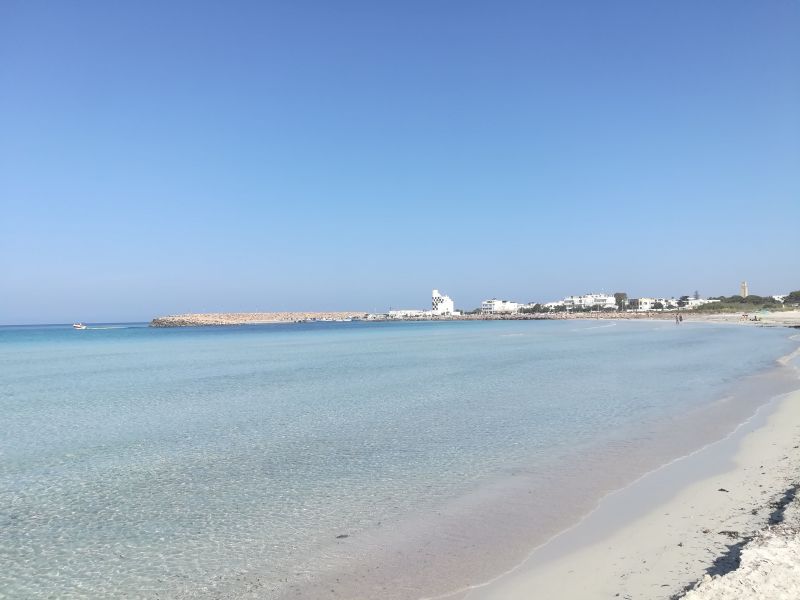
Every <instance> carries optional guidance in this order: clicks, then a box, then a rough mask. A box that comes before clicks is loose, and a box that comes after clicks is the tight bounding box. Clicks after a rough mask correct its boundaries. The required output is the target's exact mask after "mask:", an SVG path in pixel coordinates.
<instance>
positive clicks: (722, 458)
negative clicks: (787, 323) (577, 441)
mask: <svg viewBox="0 0 800 600" xmlns="http://www.w3.org/2000/svg"><path fill="white" fill-rule="evenodd" d="M798 447H800V392H793V393H790V394H787V395H784V396H781V397H779V398H776V399H774V400H773V401H772V402H771V403H770V404H768V405H766V406H764V407H763V408H762V409H761V410H760V411H759V412H758V413H757V414H756V415H755V416H754V417H753V418H752V419H750V421H748V422H747V423H745V424H743V425H742V426H740V427H739V429H737V430H736V431H735V432H734V433H732V434H731V435H730V436H728V437H727V438H725V439H724V440H721V441H719V442H716V443H714V444H710V445H709V446H706V447H705V448H703V449H702V450H699V451H698V452H695V453H694V454H692V455H690V456H688V457H684V458H681V459H678V460H676V461H673V462H672V463H670V464H668V465H666V466H664V467H662V468H660V469H658V470H656V471H653V472H652V473H649V474H648V475H645V476H644V477H642V478H640V479H639V480H637V481H636V482H634V483H633V484H631V485H630V486H628V487H626V488H624V489H623V490H620V491H618V492H614V493H612V494H610V495H608V496H606V497H605V498H604V499H603V500H602V501H601V502H600V504H599V506H598V507H597V509H595V510H594V511H593V512H592V513H590V514H589V515H588V516H587V517H585V518H584V519H583V520H582V521H581V522H580V523H578V524H577V525H576V526H574V527H573V528H571V529H569V530H567V531H566V532H564V533H562V534H560V535H558V536H557V537H556V538H554V539H552V540H551V541H550V542H548V543H547V544H545V545H544V546H541V547H539V548H538V549H536V550H535V551H534V552H533V553H532V554H531V555H530V556H529V557H528V558H527V559H526V561H525V562H524V563H523V564H521V565H520V566H518V567H517V568H515V569H513V570H512V571H510V572H509V573H506V574H505V575H502V576H500V577H498V578H497V579H495V580H493V581H492V582H489V583H488V584H484V585H482V586H480V587H476V588H473V589H471V590H464V591H461V592H458V593H455V594H451V595H448V596H446V597H448V598H453V599H460V600H489V599H493V600H515V599H525V600H531V599H538V598H542V599H551V598H559V599H564V600H570V599H575V600H577V599H580V600H592V599H595V598H598V599H599V598H604V599H612V598H628V599H636V600H639V599H655V598H662V599H667V598H671V597H675V596H679V595H682V594H683V592H684V591H685V590H686V589H687V588H688V587H690V586H692V585H693V584H694V583H695V582H697V580H698V579H700V578H702V577H703V575H704V574H705V573H706V571H707V570H710V571H711V572H712V573H720V572H724V571H725V570H728V569H730V568H731V567H733V566H735V565H736V563H737V562H738V551H739V550H740V549H741V547H742V546H743V545H744V544H745V543H746V542H747V541H748V540H749V539H750V537H752V536H754V535H757V534H758V532H759V531H760V530H762V529H763V528H764V527H765V526H766V525H768V524H769V522H770V518H771V517H772V518H773V519H774V518H775V514H776V507H778V506H779V502H780V500H781V499H782V498H784V495H785V493H786V490H788V489H790V487H791V486H793V485H794V483H795V482H796V481H798V477H799V476H800V451H798ZM787 531H788V532H789V533H787ZM752 544H753V546H752V547H750V546H747V547H746V548H747V550H746V552H745V553H744V559H745V561H746V562H745V563H744V565H743V568H744V569H745V571H747V572H748V573H749V574H748V575H744V574H742V576H741V580H742V582H741V583H740V584H739V587H736V586H735V585H734V584H733V583H732V582H731V579H733V578H736V577H737V575H735V573H737V572H738V571H737V572H734V574H731V575H729V576H728V578H715V579H713V580H712V581H711V582H704V583H703V584H702V586H703V588H705V586H709V591H705V589H703V588H701V590H698V591H697V592H693V593H694V594H695V595H694V596H689V597H690V598H692V599H693V600H699V599H702V600H711V599H714V600H721V599H727V598H800V556H799V554H800V553H799V552H798V544H800V542H799V541H798V539H797V535H796V534H795V533H794V529H792V528H791V527H788V528H785V530H784V531H777V530H775V531H768V532H765V533H763V534H761V535H759V537H758V538H757V539H756V541H754V542H752ZM765 556H766V558H765ZM764 561H768V562H769V563H770V564H772V565H773V566H774V568H775V570H776V571H775V572H776V573H777V570H778V569H780V570H781V572H782V573H783V576H782V578H781V579H780V582H781V583H780V584H776V585H779V586H782V588H781V589H783V590H784V591H781V592H780V593H778V592H775V593H773V592H772V591H765V590H766V588H765V589H764V590H759V589H758V588H756V589H755V591H753V589H749V591H748V590H747V589H745V588H746V587H747V586H748V585H749V586H752V585H756V586H758V585H761V584H763V580H764V578H765V576H764V575H763V567H764V564H766V563H765V562H764ZM742 573H744V571H743V572H742ZM776 576H777V575H776ZM758 577H761V580H759V579H758ZM729 578H730V579H729ZM722 579H724V580H725V583H723V582H722ZM773 579H774V578H773ZM759 581H761V583H758V582H759ZM712 585H713V586H714V587H715V589H719V590H720V591H719V592H717V591H715V590H712V589H711V586H712ZM731 589H734V590H736V589H738V590H739V591H730V590H731ZM769 589H770V590H772V589H773V588H769ZM776 589H777V588H776ZM787 590H788V591H787ZM726 594H727V595H726ZM781 594H788V595H781Z"/></svg>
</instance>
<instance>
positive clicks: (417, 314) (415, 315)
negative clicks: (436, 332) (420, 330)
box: [389, 309, 427, 319]
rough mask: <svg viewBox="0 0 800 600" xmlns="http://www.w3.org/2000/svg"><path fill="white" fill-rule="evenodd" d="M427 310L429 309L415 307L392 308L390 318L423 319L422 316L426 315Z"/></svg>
mask: <svg viewBox="0 0 800 600" xmlns="http://www.w3.org/2000/svg"><path fill="white" fill-rule="evenodd" d="M426 312H427V311H424V310H415V309H401V310H390V311H389V318H390V319H421V318H422V317H424V316H426Z"/></svg>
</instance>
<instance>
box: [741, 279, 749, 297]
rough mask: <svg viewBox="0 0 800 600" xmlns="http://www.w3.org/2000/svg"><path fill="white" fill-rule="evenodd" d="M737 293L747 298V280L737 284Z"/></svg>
mask: <svg viewBox="0 0 800 600" xmlns="http://www.w3.org/2000/svg"><path fill="white" fill-rule="evenodd" d="M739 295H740V296H741V297H742V298H747V296H749V295H750V294H749V292H748V291H747V282H746V281H743V282H742V284H741V285H740V286H739Z"/></svg>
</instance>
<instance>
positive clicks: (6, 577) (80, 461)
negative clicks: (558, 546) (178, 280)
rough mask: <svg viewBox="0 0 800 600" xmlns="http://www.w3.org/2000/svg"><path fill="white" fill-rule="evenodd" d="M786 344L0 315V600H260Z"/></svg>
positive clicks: (620, 436)
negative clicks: (364, 542)
mask: <svg viewBox="0 0 800 600" xmlns="http://www.w3.org/2000/svg"><path fill="white" fill-rule="evenodd" d="M788 338H789V332H788V330H785V329H762V328H752V327H737V326H712V325H702V324H696V323H688V322H687V323H684V325H681V326H675V325H674V324H673V323H670V322H634V323H629V322H608V321H602V322H592V321H536V322H533V321H506V322H449V323H448V322H440V323H372V324H369V323H341V324H336V323H330V324H329V323H318V324H308V325H299V324H298V325H286V326H281V325H268V326H258V327H239V328H210V329H150V328H146V327H129V328H114V329H95V330H93V329H88V330H85V331H74V330H72V329H71V328H67V327H5V328H0V415H2V416H1V417H0V596H2V595H3V594H4V593H5V594H7V595H8V596H9V597H46V596H57V597H61V598H66V597H87V596H88V597H96V596H103V595H106V596H108V595H117V596H119V595H125V594H128V595H131V596H153V595H155V594H156V593H159V594H160V596H161V597H170V596H178V595H180V594H181V593H187V594H189V595H192V596H202V595H203V594H209V595H212V594H213V593H214V590H220V589H224V590H226V592H230V593H231V594H235V595H238V594H241V595H246V594H247V593H248V592H253V593H255V592H254V590H255V589H256V587H257V590H258V595H261V596H267V597H268V596H269V595H270V594H273V593H275V594H277V593H279V592H280V591H281V590H283V589H284V588H285V587H286V586H287V585H288V583H290V582H291V581H292V580H293V579H296V578H298V577H308V576H310V575H309V573H310V574H311V576H313V572H314V570H315V569H317V568H322V567H318V565H322V564H323V563H325V561H326V560H328V558H329V557H330V553H329V548H330V544H331V542H332V540H336V536H337V535H342V534H346V535H348V536H351V537H353V536H357V535H358V534H359V532H363V531H367V530H370V529H374V527H375V526H376V525H378V524H379V523H392V522H394V523H400V522H402V521H403V520H404V519H406V518H408V517H409V516H410V515H418V514H421V513H426V512H430V513H431V514H434V513H435V511H436V510H437V508H438V507H441V506H442V505H444V504H445V503H446V502H448V501H449V500H451V499H453V498H458V497H459V496H461V495H463V494H465V493H467V492H469V491H471V490H474V489H476V488H479V487H480V486H481V484H482V483H483V482H489V481H496V480H497V478H498V477H502V476H503V475H504V474H509V473H513V472H514V471H515V469H527V468H531V467H532V466H535V467H536V470H535V472H536V473H540V474H543V475H542V477H546V476H548V474H554V473H557V472H559V471H561V470H563V469H564V467H565V465H568V464H570V463H571V462H574V461H576V460H579V459H580V458H581V457H582V456H588V455H591V454H592V453H593V452H595V451H596V449H598V448H603V447H608V445H609V444H613V443H615V442H616V441H624V440H628V439H631V438H632V437H642V436H644V437H647V436H648V435H651V433H650V432H657V431H658V427H659V424H662V423H663V422H664V421H665V420H667V421H668V420H669V419H673V418H677V417H678V416H680V415H683V414H686V413H687V412H689V411H694V410H698V409H700V408H702V407H704V406H707V405H710V404H711V403H712V402H713V401H715V400H717V399H719V398H720V396H722V395H724V394H725V393H726V390H728V389H730V386H731V384H732V383H733V382H735V381H736V380H737V378H740V377H742V376H744V375H746V374H749V373H755V372H757V371H759V370H761V369H764V368H766V367H768V366H770V365H772V364H774V361H775V359H776V358H777V357H778V356H781V355H783V354H786V353H788V352H789V351H791V350H792V349H793V348H794V347H795V346H796V343H794V342H791V341H790V340H789V339H788ZM652 435H655V433H653V434H652ZM537 476H539V475H537ZM254 582H258V585H257V586H256V585H255V583H254Z"/></svg>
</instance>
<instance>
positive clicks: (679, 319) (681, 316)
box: [678, 315, 683, 323]
mask: <svg viewBox="0 0 800 600" xmlns="http://www.w3.org/2000/svg"><path fill="white" fill-rule="evenodd" d="M678 321H679V322H681V323H683V315H678Z"/></svg>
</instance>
